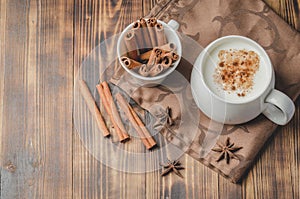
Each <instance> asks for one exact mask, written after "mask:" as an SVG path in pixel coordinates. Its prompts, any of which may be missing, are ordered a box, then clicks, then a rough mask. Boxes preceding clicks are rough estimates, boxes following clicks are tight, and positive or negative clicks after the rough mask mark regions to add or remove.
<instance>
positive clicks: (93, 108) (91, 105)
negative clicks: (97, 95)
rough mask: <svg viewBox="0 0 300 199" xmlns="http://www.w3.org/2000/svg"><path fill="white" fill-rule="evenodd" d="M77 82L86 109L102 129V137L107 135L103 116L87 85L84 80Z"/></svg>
mask: <svg viewBox="0 0 300 199" xmlns="http://www.w3.org/2000/svg"><path fill="white" fill-rule="evenodd" d="M78 83H79V89H80V93H81V95H82V96H83V98H84V100H85V103H86V104H87V106H88V109H89V110H90V112H91V114H92V115H93V116H94V118H95V120H96V123H97V126H98V128H99V129H100V131H102V133H103V136H104V137H107V136H109V135H110V133H109V131H108V130H107V127H106V125H105V122H104V120H103V117H102V115H101V113H100V111H99V109H98V107H97V105H96V102H95V100H94V98H93V96H92V94H91V92H90V90H89V88H88V87H87V85H86V83H85V81H84V80H78Z"/></svg>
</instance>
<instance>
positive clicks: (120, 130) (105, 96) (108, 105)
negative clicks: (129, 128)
mask: <svg viewBox="0 0 300 199" xmlns="http://www.w3.org/2000/svg"><path fill="white" fill-rule="evenodd" d="M104 84H105V86H104ZM106 85H107V83H106V82H105V83H102V84H98V85H97V86H96V88H97V90H98V93H99V96H100V98H101V100H102V103H103V105H104V108H105V110H106V112H107V113H108V115H109V118H110V120H111V122H112V124H113V125H114V128H115V129H116V132H117V134H118V136H119V140H120V142H124V141H126V140H127V139H128V138H129V136H128V134H127V133H126V131H125V127H124V126H123V123H122V121H121V118H120V115H119V113H118V110H117V109H116V107H115V104H114V102H113V101H111V102H109V99H110V97H109V96H110V95H111V93H110V91H109V88H108V90H107V88H106V89H104V87H108V85H107V86H106ZM113 106H114V107H113Z"/></svg>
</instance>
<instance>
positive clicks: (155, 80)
mask: <svg viewBox="0 0 300 199" xmlns="http://www.w3.org/2000/svg"><path fill="white" fill-rule="evenodd" d="M157 22H158V23H161V24H162V25H163V27H164V32H165V35H166V38H167V40H168V42H169V43H174V44H175V46H176V53H177V54H178V56H179V59H178V60H177V61H176V62H175V63H174V64H173V66H172V67H171V68H170V69H168V70H167V71H166V72H164V73H162V74H159V75H157V76H155V77H144V76H142V75H139V74H138V73H136V72H134V71H132V70H130V69H128V68H127V67H126V66H125V65H124V63H123V62H122V61H121V57H122V55H124V54H125V53H126V51H127V50H126V48H125V44H124V37H125V35H126V33H127V32H128V31H129V30H130V29H131V28H132V27H133V24H134V23H131V24H129V25H128V26H127V27H126V28H125V29H124V30H123V31H122V33H121V34H120V36H119V39H118V42H117V53H118V59H119V62H120V64H121V66H122V67H123V68H124V69H125V71H126V72H127V73H129V74H130V75H131V76H132V77H133V78H134V79H135V80H136V83H137V84H138V85H140V86H155V85H158V84H160V83H161V82H162V81H163V80H164V79H165V78H166V77H167V76H168V75H169V74H171V73H172V72H173V71H174V70H175V69H176V67H177V66H178V64H179V62H180V59H181V55H182V47H181V42H180V39H179V37H178V35H177V33H176V30H177V29H178V28H179V23H178V22H177V21H175V20H173V19H172V20H170V21H169V22H168V23H167V24H166V23H165V22H163V21H160V20H157ZM147 47H149V46H147ZM153 47H155V46H153Z"/></svg>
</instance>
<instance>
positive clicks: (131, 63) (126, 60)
mask: <svg viewBox="0 0 300 199" xmlns="http://www.w3.org/2000/svg"><path fill="white" fill-rule="evenodd" d="M121 62H122V63H123V64H124V65H125V66H126V67H127V68H128V69H134V68H136V67H138V66H141V65H142V64H141V63H140V62H138V61H136V60H133V59H130V58H128V57H125V56H123V57H121Z"/></svg>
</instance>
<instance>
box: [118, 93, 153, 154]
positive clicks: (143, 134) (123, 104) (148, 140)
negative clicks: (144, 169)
mask: <svg viewBox="0 0 300 199" xmlns="http://www.w3.org/2000/svg"><path fill="white" fill-rule="evenodd" d="M116 98H117V101H118V104H119V105H120V108H121V109H122V110H123V111H124V112H125V114H126V116H127V117H128V119H129V121H130V122H131V124H132V125H133V127H134V128H135V130H136V131H137V133H138V134H139V136H140V138H141V140H142V142H143V144H144V145H145V147H146V148H147V149H151V148H153V147H154V146H155V145H156V142H155V140H154V139H153V138H152V137H151V135H150V133H149V132H148V130H147V129H146V127H145V125H144V124H143V123H142V121H141V120H140V119H139V117H138V116H137V115H136V113H135V112H134V110H133V109H132V107H131V106H130V104H128V102H127V101H126V100H125V99H124V97H123V96H122V95H121V94H120V93H117V94H116Z"/></svg>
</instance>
